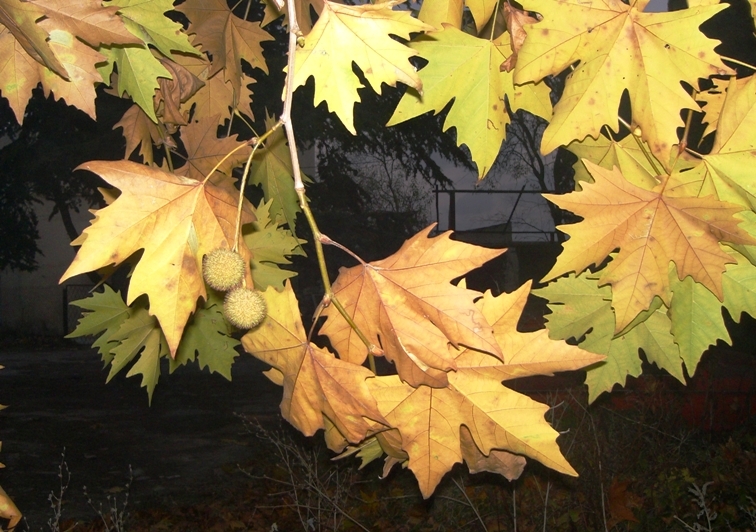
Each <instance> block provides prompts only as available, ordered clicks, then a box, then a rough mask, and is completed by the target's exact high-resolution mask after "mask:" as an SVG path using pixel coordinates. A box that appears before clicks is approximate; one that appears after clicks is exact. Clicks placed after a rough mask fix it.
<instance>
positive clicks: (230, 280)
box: [202, 248, 244, 292]
mask: <svg viewBox="0 0 756 532" xmlns="http://www.w3.org/2000/svg"><path fill="white" fill-rule="evenodd" d="M202 276H203V277H204V278H205V282H206V283H207V284H208V286H210V288H214V289H215V290H220V291H221V292H226V291H227V290H230V289H232V288H233V287H235V286H238V285H240V284H241V282H242V279H243V278H244V259H243V258H242V256H241V255H239V254H238V253H237V252H235V251H231V250H230V249H221V248H218V249H214V250H213V251H211V252H210V253H208V254H207V255H205V258H204V259H203V260H202Z"/></svg>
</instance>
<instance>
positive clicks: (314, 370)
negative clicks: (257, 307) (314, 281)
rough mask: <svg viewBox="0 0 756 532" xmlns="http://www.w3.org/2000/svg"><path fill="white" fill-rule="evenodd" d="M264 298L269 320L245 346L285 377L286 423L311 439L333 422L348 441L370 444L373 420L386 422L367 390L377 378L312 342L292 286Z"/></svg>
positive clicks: (283, 411)
mask: <svg viewBox="0 0 756 532" xmlns="http://www.w3.org/2000/svg"><path fill="white" fill-rule="evenodd" d="M264 297H265V301H266V303H267V305H268V316H267V317H266V318H265V320H264V321H263V322H262V323H261V324H260V326H259V327H257V328H256V329H253V330H252V331H250V332H248V333H247V334H245V335H244V337H243V338H242V345H243V346H244V349H245V350H247V351H248V352H249V353H252V354H253V355H254V356H255V357H257V358H259V359H260V360H262V361H263V362H266V363H267V364H270V365H271V366H273V367H274V368H275V369H276V370H278V371H279V372H280V373H281V375H282V377H283V379H282V384H283V387H284V394H283V400H282V401H281V414H282V415H283V417H284V418H285V419H286V420H287V421H289V423H291V424H292V425H294V426H295V427H296V428H297V429H298V430H300V431H301V432H302V433H303V434H304V435H305V436H312V435H313V434H315V432H317V431H318V430H319V429H325V428H327V425H326V418H327V420H329V421H330V422H332V423H333V425H334V426H335V428H336V429H337V430H338V432H339V433H341V434H343V436H344V437H345V438H346V439H347V440H348V441H350V442H352V443H357V442H360V441H362V440H363V439H365V437H366V436H367V435H368V433H369V432H370V431H372V430H373V429H374V427H375V424H374V423H373V422H371V421H369V420H373V421H378V422H381V423H383V422H384V419H383V416H382V415H381V413H380V412H379V411H378V408H377V407H376V404H375V400H374V399H373V397H372V396H371V395H370V390H369V389H368V387H367V385H366V384H365V379H367V378H368V377H370V376H372V373H371V372H370V371H369V370H368V369H366V368H363V367H361V366H357V365H355V364H350V363H349V362H344V361H343V360H339V359H338V358H336V357H334V356H333V354H332V353H330V352H329V351H328V350H326V349H321V348H319V347H317V346H316V345H314V344H311V343H309V342H308V341H307V334H306V332H305V330H304V327H303V326H302V320H301V317H300V315H299V307H298V304H297V298H296V296H295V295H294V291H293V290H292V289H291V285H290V284H289V283H288V282H287V283H286V287H285V289H284V291H283V292H277V291H276V290H275V289H274V288H272V287H269V288H268V290H266V291H265V292H264ZM366 418H367V419H366Z"/></svg>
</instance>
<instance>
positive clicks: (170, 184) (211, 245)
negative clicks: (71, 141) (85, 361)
mask: <svg viewBox="0 0 756 532" xmlns="http://www.w3.org/2000/svg"><path fill="white" fill-rule="evenodd" d="M79 168H80V169H84V170H89V171H91V172H94V173H96V174H97V175H99V176H100V177H102V178H103V179H104V180H105V181H107V182H108V183H109V184H110V185H112V186H114V187H116V188H118V189H119V190H120V191H121V194H120V196H118V198H117V199H116V200H115V201H113V203H111V204H110V205H108V206H107V207H105V208H103V209H100V210H98V211H96V213H95V219H94V220H93V221H92V224H91V225H90V226H89V227H88V228H87V229H85V230H84V232H83V233H82V237H80V239H78V240H77V241H76V243H80V244H81V248H80V249H79V251H78V253H77V254H76V257H75V258H74V260H73V262H72V263H71V265H70V266H69V267H68V269H67V270H66V271H65V273H64V274H63V276H62V277H61V280H60V281H61V282H63V281H65V280H66V279H69V278H71V277H73V276H75V275H79V274H81V273H85V272H89V271H94V270H96V269H98V268H102V267H105V266H109V265H112V264H116V265H117V264H120V263H121V262H123V261H124V260H126V259H128V258H129V257H130V256H131V255H133V254H134V253H136V252H137V251H139V250H144V252H143V254H142V256H141V258H140V259H139V262H138V263H137V265H136V267H135V268H134V271H133V273H132V276H131V281H130V283H129V292H128V297H127V300H126V301H127V304H131V303H132V302H133V301H134V300H135V299H136V298H137V297H139V296H140V295H141V294H147V296H148V297H149V301H150V309H149V310H150V314H152V315H153V316H155V317H156V318H157V319H158V321H159V322H160V326H161V328H162V329H163V332H164V333H165V338H166V340H167V342H168V346H169V348H170V351H171V355H172V356H175V353H176V349H177V348H178V344H179V340H180V339H181V334H182V332H183V330H184V327H185V325H186V322H187V320H188V319H189V316H190V314H191V313H192V312H193V311H194V309H195V306H196V304H197V298H199V297H203V298H205V299H207V294H206V290H205V284H204V282H203V281H202V273H201V264H202V257H203V256H204V255H205V254H207V253H209V252H210V251H212V250H213V249H215V248H226V249H230V248H232V247H233V245H234V243H235V242H236V235H235V234H234V230H235V226H236V209H237V203H238V197H237V196H235V195H232V194H231V193H230V192H229V191H228V190H227V189H225V188H220V187H218V186H216V185H213V184H212V183H211V182H206V183H205V182H202V181H197V180H195V179H189V178H186V177H182V176H178V175H174V174H169V173H167V172H163V171H162V170H157V169H154V168H150V167H147V166H144V165H142V164H138V163H134V162H131V161H92V162H89V163H85V164H83V165H81V166H80V167H79ZM254 219H255V217H254V214H253V211H252V208H251V206H250V205H249V203H246V202H245V209H244V211H243V216H242V222H243V223H250V222H252V221H254ZM239 252H240V253H241V254H242V256H243V257H245V258H246V259H247V260H249V258H250V253H249V250H248V249H247V247H246V245H245V244H244V243H243V242H240V245H239ZM247 283H248V286H252V278H251V276H250V273H249V269H247Z"/></svg>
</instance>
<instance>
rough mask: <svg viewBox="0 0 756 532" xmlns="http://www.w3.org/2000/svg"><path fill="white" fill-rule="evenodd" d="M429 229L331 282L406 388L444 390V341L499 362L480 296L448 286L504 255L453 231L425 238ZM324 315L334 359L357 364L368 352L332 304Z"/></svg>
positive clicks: (449, 360)
mask: <svg viewBox="0 0 756 532" xmlns="http://www.w3.org/2000/svg"><path fill="white" fill-rule="evenodd" d="M433 227H434V226H433V225H431V226H430V227H428V228H426V229H425V230H423V231H421V232H420V233H418V234H417V235H415V236H413V237H412V238H411V239H409V240H407V241H406V242H405V243H404V245H403V246H402V247H401V249H400V250H399V251H397V252H396V253H395V254H393V255H392V256H390V257H388V258H386V259H383V260H379V261H376V262H372V263H370V264H361V265H358V266H354V267H353V268H349V269H345V268H342V270H341V271H340V273H339V277H338V278H337V279H336V282H335V283H334V284H333V290H334V293H335V294H336V297H337V298H338V300H339V301H340V302H341V304H342V305H343V306H344V308H345V309H346V312H347V314H348V315H349V316H350V317H351V318H352V319H353V320H354V322H355V323H356V324H357V326H358V327H359V328H360V329H361V330H362V332H364V333H365V335H367V338H368V339H369V340H370V341H371V342H372V343H373V344H374V345H376V346H379V347H380V348H382V349H383V352H384V355H385V357H386V358H387V359H388V360H390V361H391V362H393V363H394V364H395V365H396V369H397V372H398V373H399V376H400V377H401V379H402V380H403V381H405V382H408V383H409V384H411V385H412V386H419V385H420V384H427V385H431V386H446V384H447V373H446V372H447V371H449V370H450V369H456V362H455V356H454V355H453V354H451V353H449V352H448V350H447V345H448V344H449V343H450V342H451V343H452V344H453V345H455V346H458V345H459V344H464V345H467V346H471V347H474V348H476V349H481V350H483V351H486V352H489V353H492V354H493V355H495V356H498V357H501V352H500V350H499V347H498V345H497V343H496V341H495V340H494V337H493V331H492V329H491V327H490V326H489V325H488V323H487V322H486V320H485V318H484V317H483V315H482V314H481V312H480V310H478V309H477V307H476V306H475V305H474V301H475V299H477V298H478V297H480V295H481V294H480V293H479V292H475V291H473V290H468V289H466V288H463V287H460V286H454V285H453V284H451V281H452V280H453V279H455V278H458V277H460V276H462V275H464V274H466V273H467V272H469V271H470V270H472V269H475V268H477V267H479V266H481V265H482V264H483V263H485V262H487V261H489V260H491V259H493V258H494V257H496V256H498V255H501V253H503V252H504V250H501V249H487V248H483V247H480V246H473V245H470V244H465V243H462V242H457V241H454V240H451V239H450V235H451V232H446V233H443V234H441V235H439V236H436V237H433V238H428V235H429V233H430V232H431V230H432V229H433ZM323 315H324V316H326V317H327V318H328V319H327V320H326V322H325V325H324V326H323V327H322V329H321V331H320V332H321V333H322V334H325V335H327V336H328V338H329V339H330V340H331V345H333V347H334V349H336V351H338V352H339V356H340V357H341V358H342V359H343V360H347V361H349V362H351V363H353V364H362V363H363V362H364V361H365V358H366V356H367V348H366V347H365V345H364V343H362V341H361V340H360V339H359V338H358V337H357V335H356V333H355V332H354V330H353V329H352V328H351V327H350V326H349V324H347V323H346V321H345V320H344V319H343V318H342V317H341V315H340V314H339V313H338V312H337V311H336V310H335V309H334V308H333V306H330V307H328V308H326V309H325V311H324V312H323Z"/></svg>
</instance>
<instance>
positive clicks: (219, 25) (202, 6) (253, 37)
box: [176, 0, 273, 94]
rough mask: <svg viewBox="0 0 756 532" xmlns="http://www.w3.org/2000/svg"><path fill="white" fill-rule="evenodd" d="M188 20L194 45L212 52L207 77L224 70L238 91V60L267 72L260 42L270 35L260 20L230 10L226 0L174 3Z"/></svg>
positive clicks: (194, 0)
mask: <svg viewBox="0 0 756 532" xmlns="http://www.w3.org/2000/svg"><path fill="white" fill-rule="evenodd" d="M176 9H177V10H179V11H181V12H183V13H184V14H185V15H186V16H187V17H188V18H189V20H190V21H191V24H190V25H189V33H192V34H195V35H196V38H195V39H194V44H195V45H200V46H201V47H202V49H203V50H205V51H206V52H209V53H210V55H211V56H212V69H211V70H210V71H209V73H208V77H212V76H213V75H214V74H215V73H216V72H219V71H221V70H223V71H224V76H225V79H226V81H228V82H230V83H231V84H232V85H233V87H234V90H235V92H236V93H237V94H239V93H240V92H241V80H242V79H243V77H244V74H243V73H242V64H241V60H242V59H244V60H245V61H247V62H248V63H249V64H250V65H252V67H256V68H259V69H261V70H262V71H263V72H265V73H267V72H268V67H267V64H266V62H265V58H264V57H263V54H262V46H260V44H261V43H262V42H265V41H271V40H273V37H272V36H271V35H270V34H268V32H266V31H265V30H263V29H262V28H261V27H260V24H259V23H256V22H248V21H246V20H243V19H241V18H239V17H237V16H236V15H234V14H233V12H232V11H231V9H230V8H229V7H228V3H227V2H226V0H210V1H208V0H188V1H187V2H184V3H183V4H181V5H179V6H177V8H176Z"/></svg>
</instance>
